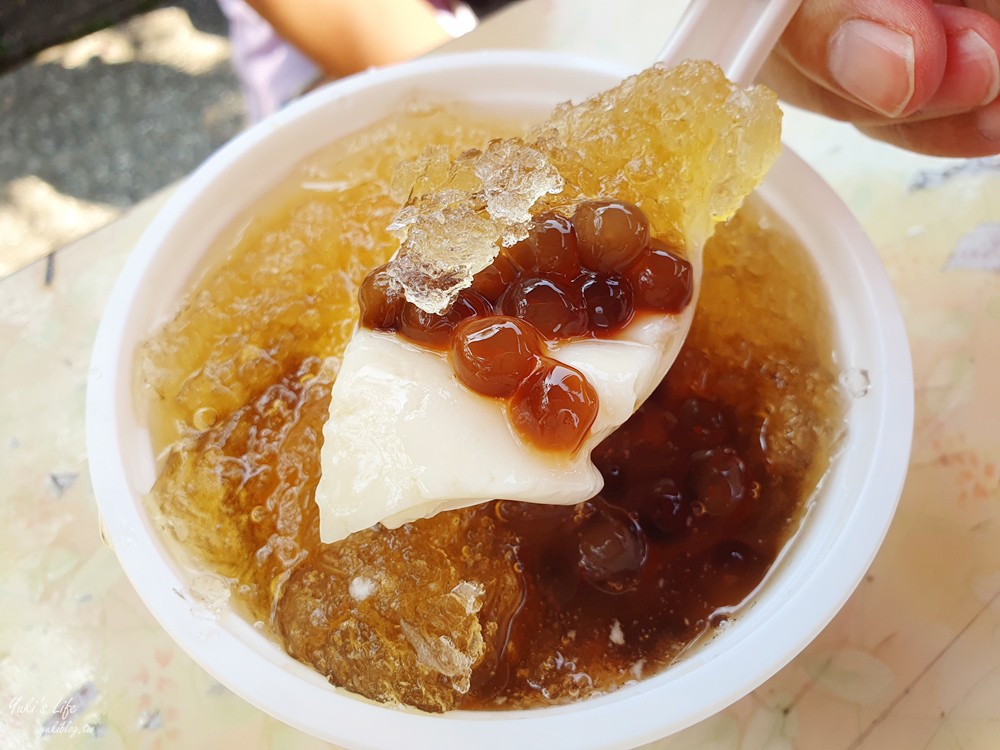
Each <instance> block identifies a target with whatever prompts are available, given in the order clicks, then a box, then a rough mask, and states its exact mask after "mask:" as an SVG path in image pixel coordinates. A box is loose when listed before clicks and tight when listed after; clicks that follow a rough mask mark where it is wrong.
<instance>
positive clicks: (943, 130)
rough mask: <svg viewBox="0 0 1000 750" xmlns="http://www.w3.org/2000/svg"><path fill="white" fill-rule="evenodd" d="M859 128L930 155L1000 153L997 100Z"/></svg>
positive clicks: (884, 139) (999, 120) (903, 146)
mask: <svg viewBox="0 0 1000 750" xmlns="http://www.w3.org/2000/svg"><path fill="white" fill-rule="evenodd" d="M860 130H861V131H862V132H863V133H865V134H867V135H869V136H871V137H872V138H877V139H879V140H881V141H885V142H886V143H891V144H893V145H895V146H899V147H900V148H905V149H907V150H909V151H916V152H919V153H922V154H930V155H932V156H957V157H975V156H992V155H993V154H997V153H1000V101H996V102H993V103H992V104H990V105H988V106H986V107H982V108H981V109H978V110H974V111H972V112H966V113H964V114H960V115H952V116H951V117H941V118H937V119H934V120H926V121H924V122H908V123H892V124H889V125H882V126H861V127H860Z"/></svg>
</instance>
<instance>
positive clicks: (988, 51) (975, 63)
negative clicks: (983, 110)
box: [952, 29, 1000, 104]
mask: <svg viewBox="0 0 1000 750" xmlns="http://www.w3.org/2000/svg"><path fill="white" fill-rule="evenodd" d="M952 44H953V45H954V52H955V54H956V55H957V56H958V61H959V62H960V63H962V65H963V67H965V69H966V70H968V69H969V68H973V67H975V68H979V70H980V72H981V73H982V76H983V81H986V82H988V84H989V85H988V88H987V90H986V95H985V96H984V97H983V99H982V101H981V102H979V103H980V104H989V103H990V102H991V101H993V100H994V99H996V98H997V94H1000V61H998V60H997V53H996V52H995V51H994V49H993V47H991V46H990V43H989V42H987V41H986V40H985V39H983V38H982V37H981V36H980V35H979V34H977V33H976V32H975V31H972V30H971V29H969V30H967V31H963V32H962V33H961V34H959V35H958V36H956V37H955V38H954V39H953V40H952Z"/></svg>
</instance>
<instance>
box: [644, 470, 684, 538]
mask: <svg viewBox="0 0 1000 750" xmlns="http://www.w3.org/2000/svg"><path fill="white" fill-rule="evenodd" d="M644 495H645V497H644V504H643V505H644V508H643V510H644V514H643V515H644V516H645V517H647V518H648V519H649V521H650V523H651V524H652V525H653V526H654V527H655V528H656V529H657V530H659V531H660V532H661V533H662V534H663V535H664V536H665V537H666V538H669V539H679V538H681V537H683V536H685V535H686V534H687V532H688V530H689V528H690V524H691V507H690V504H689V503H688V502H687V500H686V499H685V497H684V494H683V492H682V491H681V488H680V485H679V484H678V483H677V482H676V481H675V480H674V479H673V478H672V477H662V478H660V479H657V480H656V481H654V482H652V483H651V484H649V485H647V487H646V489H645V493H644Z"/></svg>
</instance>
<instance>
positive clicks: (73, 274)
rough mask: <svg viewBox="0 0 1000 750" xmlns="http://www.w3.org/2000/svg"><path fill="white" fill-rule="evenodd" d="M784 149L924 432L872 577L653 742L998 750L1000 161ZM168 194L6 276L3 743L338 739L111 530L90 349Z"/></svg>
mask: <svg viewBox="0 0 1000 750" xmlns="http://www.w3.org/2000/svg"><path fill="white" fill-rule="evenodd" d="M680 4H681V3H680V0H677V2H665V1H657V0H618V1H615V0H586V2H585V1H584V0H529V2H527V3H525V4H522V5H520V6H515V7H514V8H512V9H510V11H509V12H508V13H506V14H504V15H502V16H500V17H497V18H495V19H494V20H493V21H491V22H490V23H488V24H485V25H484V26H483V27H481V28H480V29H479V30H478V31H476V32H474V33H473V34H472V35H470V36H469V37H466V38H464V39H462V40H459V41H458V42H456V43H454V45H453V47H454V48H455V49H468V48H474V47H501V46H520V47H541V48H553V49H564V50H570V51H576V52H582V53H586V54H591V55H597V56H601V57H606V58H611V59H616V60H621V61H624V62H629V63H633V64H635V65H637V66H638V65H640V64H642V63H643V61H646V60H649V59H651V58H652V56H653V55H654V53H655V51H656V50H657V48H658V45H659V43H660V41H661V40H662V38H663V36H664V35H665V32H666V30H667V29H669V28H670V26H671V25H672V24H673V23H674V22H675V21H676V18H677V16H678V14H679V12H680V8H679V5H680ZM785 137H786V142H787V143H788V144H790V145H791V146H792V147H793V148H794V149H795V150H796V151H798V152H799V153H800V154H801V155H802V156H804V157H805V158H806V159H807V161H809V162H810V163H811V164H812V165H813V166H814V167H815V168H816V169H817V170H819V172H820V173H821V174H822V175H823V176H824V177H825V178H826V179H827V180H828V181H829V182H830V183H831V184H832V185H833V187H834V188H835V189H836V190H837V192H838V193H839V194H840V195H841V196H842V197H843V199H844V200H845V201H846V202H847V203H848V205H849V206H850V207H851V209H852V210H853V211H854V212H855V213H856V215H857V216H858V217H859V218H860V220H861V222H862V224H863V225H864V226H865V228H866V229H867V231H868V232H869V233H870V235H871V237H872V238H873V240H874V242H875V244H876V246H877V248H878V251H879V253H880V255H881V257H882V259H883V261H884V263H885V265H886V267H887V268H888V270H889V274H890V276H891V279H892V282H893V284H894V286H895V289H896V293H897V295H898V297H899V301H900V304H901V306H902V309H903V311H904V315H905V318H906V323H907V327H908V333H909V336H910V341H911V346H912V350H913V357H914V367H915V378H916V435H915V442H914V449H913V456H912V460H911V464H910V472H909V478H908V481H907V483H906V488H905V490H904V493H903V497H902V500H901V503H900V507H899V512H898V514H897V516H896V519H895V521H894V523H893V526H892V528H891V530H890V532H889V535H888V537H887V539H886V541H885V544H884V546H883V548H882V550H881V552H880V554H879V555H878V557H877V559H876V561H875V563H874V565H873V566H872V568H871V570H870V571H869V575H868V576H867V577H866V578H865V580H864V582H863V583H862V584H861V586H860V587H859V588H858V590H857V592H856V593H855V594H854V596H853V597H852V598H851V599H850V601H849V602H848V603H847V605H846V606H845V608H844V609H843V610H842V611H841V613H840V614H839V615H838V616H837V617H836V618H835V619H834V621H833V622H832V623H831V624H830V625H829V627H827V628H826V630H825V631H824V632H823V633H822V634H821V635H820V636H819V637H818V638H817V639H816V640H815V642H813V643H812V645H810V646H809V647H808V648H807V649H806V650H805V651H804V652H803V653H802V654H801V655H800V656H799V657H798V658H796V659H795V660H794V661H793V662H792V663H791V664H789V665H788V666H787V667H786V668H785V669H783V670H781V671H780V672H779V673H778V674H777V675H775V676H774V677H773V678H772V679H770V680H769V681H768V682H767V683H765V684H764V685H763V686H762V687H761V688H759V689H758V690H757V691H755V692H754V693H753V694H751V695H749V696H747V697H746V698H744V699H743V700H741V701H739V702H738V703H736V704H735V705H733V706H732V707H730V708H729V709H727V710H725V711H723V712H722V713H720V714H717V715H716V716H714V717H712V718H710V719H708V720H706V721H704V722H703V723H701V724H699V725H697V726H695V727H693V728H691V729H689V730H687V731H685V732H683V733H681V734H680V735H676V736H675V737H672V738H669V739H666V740H662V741H660V742H658V743H655V744H654V745H652V746H651V747H656V748H669V750H681V749H688V748H698V749H699V750H703V749H709V750H737V749H739V750H757V749H758V748H768V749H780V748H802V749H803V750H827V749H830V750H834V749H836V750H861V749H864V750H884V749H889V750H895V749H897V748H900V749H903V750H906V749H908V748H934V749H937V750H946V749H947V750H952V749H953V748H956V749H957V748H963V749H964V750H996V749H997V748H1000V430H998V429H997V422H998V415H1000V387H998V383H1000V159H996V158H994V159H985V160H976V161H957V160H937V159H930V158H926V157H919V156H915V155H912V154H907V153H904V152H902V151H898V150H895V149H892V148H890V147H887V146H882V145H880V144H877V143H874V142H871V141H868V140H866V139H864V138H863V137H862V136H860V135H858V134H857V133H856V132H854V131H853V130H852V129H851V128H849V127H847V126H844V125H841V124H837V123H832V122H828V121H825V120H822V119H820V118H817V117H813V116H810V115H805V114H803V113H800V112H794V111H793V112H789V113H788V117H787V118H786V136H785ZM165 198H166V196H165V195H160V196H157V197H154V198H153V199H151V200H149V201H147V202H146V203H144V204H142V205H140V206H139V207H137V208H135V209H134V210H133V211H131V212H130V213H129V214H128V215H126V216H125V217H124V218H123V219H121V220H119V221H117V222H116V223H114V224H112V225H110V226H109V227H107V228H105V229H103V230H101V231H99V232H97V233H95V234H93V235H91V236H89V237H87V238H85V239H83V240H81V241H79V242H77V243H75V244H74V245H71V246H69V247H67V248H65V249H63V250H62V251H60V252H59V253H58V254H56V255H55V256H54V259H53V261H52V262H51V263H49V264H46V263H45V262H41V263H38V264H36V265H34V266H31V267H29V268H27V269H25V270H24V271H22V272H20V273H17V274H15V275H13V276H10V277H8V278H6V279H3V280H2V281H0V383H2V388H0V577H2V578H0V580H2V582H3V583H2V585H0V748H3V749H4V750H7V749H10V750H15V749H20V748H33V747H43V748H52V749H53V750H55V749H57V748H122V747H126V748H175V747H182V748H192V749H197V748H206V749H211V750H214V749H215V748H218V747H227V748H228V747H245V748H251V747H261V748H281V749H282V750H285V749H288V750H301V749H303V748H312V747H323V746H324V744H323V743H321V742H319V741H317V740H314V739H312V738H310V737H307V736H305V735H303V734H301V733H299V732H297V731H296V730H293V729H291V728H289V727H287V726H284V725H283V724H281V723H280V722H278V721H276V720H273V719H271V718H269V717H268V716H266V715H265V714H263V713H261V712H260V711H258V710H256V709H254V708H252V707H251V706H250V705H248V704H246V703H245V702H243V701H242V700H241V699H240V698H238V697H237V696H235V695H234V694H233V693H231V692H230V691H229V690H227V689H226V688H224V687H223V686H222V685H220V684H218V683H217V682H216V681H215V680H213V679H212V678H211V677H209V676H208V675H207V674H206V673H205V672H203V671H202V670H201V669H200V668H199V667H198V666H196V665H195V664H194V663H193V662H192V661H191V660H190V659H189V658H188V657H187V656H185V654H184V653H182V652H181V651H180V650H179V649H178V648H177V647H176V646H175V645H174V644H173V642H172V641H171V640H170V638H169V637H168V636H167V635H166V633H164V632H163V631H162V630H161V629H160V628H159V626H158V625H157V624H156V623H155V622H154V620H153V618H152V617H151V616H150V615H149V614H148V613H147V612H146V610H145V609H144V607H143V605H142V604H141V603H140V601H139V599H138V597H137V596H136V594H135V593H134V592H133V591H132V589H131V587H130V585H129V583H128V582H127V580H126V579H125V577H124V575H123V573H122V571H121V569H120V567H119V566H118V563H117V561H116V559H115V556H114V554H113V553H112V552H111V551H110V550H109V549H108V548H107V547H105V546H104V545H103V544H102V543H101V541H100V535H99V529H98V521H97V513H96V509H95V505H94V499H93V495H92V492H91V489H90V482H89V478H88V475H87V466H86V446H85V444H84V434H83V405H84V392H85V387H86V379H87V367H88V357H89V352H90V347H91V345H92V342H93V338H94V334H95V331H96V328H97V324H98V321H99V318H100V314H101V310H102V308H103V306H104V304H105V302H106V300H107V298H108V295H109V293H110V290H111V287H112V285H113V283H114V280H115V277H116V275H117V273H118V271H119V269H120V268H121V266H122V264H123V262H124V260H125V257H126V255H127V254H128V252H129V250H130V248H131V247H132V245H133V244H134V242H135V240H136V238H137V237H138V236H139V234H140V233H141V231H142V230H143V229H144V227H145V226H146V225H147V224H148V222H149V221H150V220H151V218H152V217H153V216H154V215H155V213H156V211H157V210H158V208H159V207H160V206H161V205H162V204H163V201H164V200H165Z"/></svg>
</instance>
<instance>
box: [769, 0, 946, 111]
mask: <svg viewBox="0 0 1000 750" xmlns="http://www.w3.org/2000/svg"><path fill="white" fill-rule="evenodd" d="M777 53H778V55H779V56H780V57H782V58H784V60H785V62H787V63H790V65H791V66H792V67H794V68H795V69H797V70H798V71H799V72H800V73H801V74H803V75H804V76H805V77H806V78H808V79H809V80H811V81H812V82H813V83H815V84H818V85H819V86H820V87H822V88H824V89H826V90H827V91H829V92H831V93H833V94H835V95H839V96H841V97H843V98H845V99H847V100H848V101H851V102H854V103H855V104H858V105H861V106H862V107H864V108H866V109H869V110H872V111H874V112H876V113H878V114H880V115H883V116H885V117H890V118H898V117H905V116H907V115H909V114H911V113H913V112H914V111H916V110H918V109H920V108H921V107H922V106H924V104H926V103H927V102H928V101H930V100H931V98H932V97H933V95H934V93H935V92H936V91H937V89H938V87H939V86H940V84H941V80H942V78H943V76H944V73H945V62H946V59H947V38H946V35H945V32H944V29H943V28H942V25H941V21H940V20H939V19H938V17H937V15H936V14H935V12H934V4H933V2H931V0H804V2H803V4H802V7H801V8H800V9H799V12H798V13H797V14H796V15H795V17H794V18H793V19H792V22H791V23H790V24H789V26H788V29H787V30H786V31H785V33H784V35H783V36H782V38H781V42H780V43H779V45H778V49H777Z"/></svg>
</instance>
